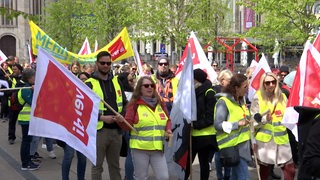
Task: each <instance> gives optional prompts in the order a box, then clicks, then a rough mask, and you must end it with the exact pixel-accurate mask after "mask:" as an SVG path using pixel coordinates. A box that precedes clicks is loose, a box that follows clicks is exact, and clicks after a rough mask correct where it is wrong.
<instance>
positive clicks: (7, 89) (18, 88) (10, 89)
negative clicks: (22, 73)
mask: <svg viewBox="0 0 320 180" xmlns="http://www.w3.org/2000/svg"><path fill="white" fill-rule="evenodd" d="M31 88H33V87H32V86H30V87H17V88H6V89H0V91H13V90H20V89H31Z"/></svg>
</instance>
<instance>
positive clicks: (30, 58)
mask: <svg viewBox="0 0 320 180" xmlns="http://www.w3.org/2000/svg"><path fill="white" fill-rule="evenodd" d="M28 53H29V62H30V64H31V63H33V62H34V57H33V54H32V48H31V46H30V44H28Z"/></svg>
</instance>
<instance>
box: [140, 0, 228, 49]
mask: <svg viewBox="0 0 320 180" xmlns="http://www.w3.org/2000/svg"><path fill="white" fill-rule="evenodd" d="M135 6H136V7H135V8H136V9H137V11H136V12H135V13H136V16H137V17H138V19H139V21H140V22H141V23H139V24H136V25H135V26H134V29H135V30H136V32H138V34H136V35H135V38H136V39H139V40H144V41H151V40H160V41H162V42H163V43H168V42H174V43H176V45H177V47H178V48H179V49H178V50H182V49H181V48H183V47H184V46H185V44H186V42H187V39H188V35H189V34H190V32H191V31H195V32H197V36H198V38H199V39H202V40H203V41H204V42H203V43H207V42H208V41H209V40H210V39H213V38H214V37H215V36H216V28H222V27H223V25H222V23H220V22H221V20H222V19H223V17H224V16H225V15H224V13H225V12H226V8H225V7H224V6H223V5H222V4H221V3H220V2H218V0H209V1H208V0H197V1H190V0H158V1H153V0H140V1H139V3H137V4H135ZM218 24H219V25H218ZM220 25H221V26H220Z"/></svg>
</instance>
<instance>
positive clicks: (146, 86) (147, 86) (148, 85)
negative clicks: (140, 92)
mask: <svg viewBox="0 0 320 180" xmlns="http://www.w3.org/2000/svg"><path fill="white" fill-rule="evenodd" d="M142 86H143V87H145V88H149V87H152V88H154V84H142Z"/></svg>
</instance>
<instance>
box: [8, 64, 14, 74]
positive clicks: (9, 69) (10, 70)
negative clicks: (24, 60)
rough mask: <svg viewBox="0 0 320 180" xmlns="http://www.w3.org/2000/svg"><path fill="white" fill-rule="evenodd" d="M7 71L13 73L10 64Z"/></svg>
mask: <svg viewBox="0 0 320 180" xmlns="http://www.w3.org/2000/svg"><path fill="white" fill-rule="evenodd" d="M8 71H9V74H12V73H13V71H12V68H11V67H10V66H8Z"/></svg>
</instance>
